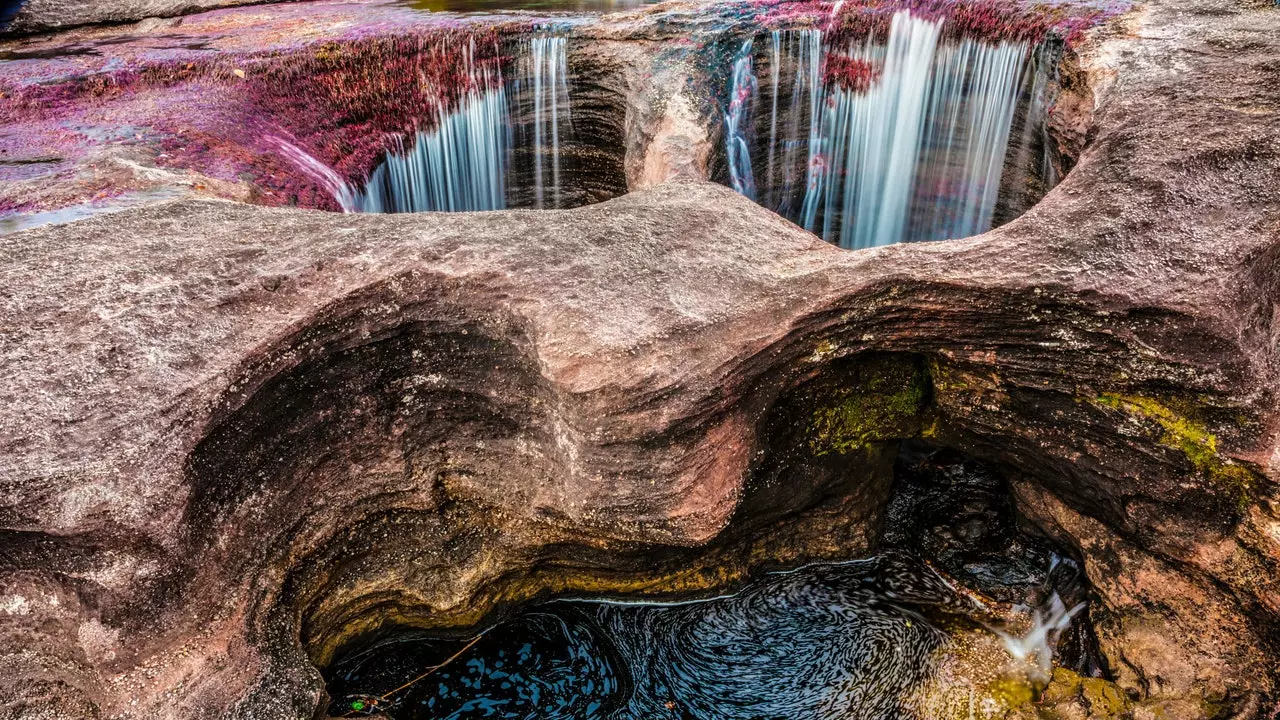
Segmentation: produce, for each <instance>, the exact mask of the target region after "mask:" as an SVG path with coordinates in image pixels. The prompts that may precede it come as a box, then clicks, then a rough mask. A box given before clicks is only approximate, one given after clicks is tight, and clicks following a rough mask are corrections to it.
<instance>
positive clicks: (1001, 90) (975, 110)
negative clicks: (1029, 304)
mask: <svg viewBox="0 0 1280 720" xmlns="http://www.w3.org/2000/svg"><path fill="white" fill-rule="evenodd" d="M944 22H945V21H944V20H931V19H925V18H921V17H916V16H914V15H912V14H911V13H910V12H907V11H903V12H899V13H897V14H895V15H894V16H893V18H892V22H891V25H890V29H889V33H888V37H887V38H876V37H873V38H870V39H868V40H866V41H865V42H863V43H862V44H856V43H855V44H854V45H852V46H850V47H847V48H843V49H833V48H831V47H829V46H828V45H827V44H826V42H825V37H824V31H823V30H822V29H805V30H792V31H786V30H777V31H773V33H772V35H771V42H770V48H769V53H768V55H767V58H768V62H769V68H768V76H767V77H768V78H769V84H768V87H767V88H763V89H761V90H759V91H758V90H757V89H756V82H757V81H756V77H755V75H754V74H750V73H739V72H737V71H736V70H735V73H734V75H733V79H732V82H731V87H730V95H729V97H730V101H729V102H730V108H731V112H730V115H734V114H735V112H736V114H737V117H735V118H733V122H730V118H729V117H726V127H725V134H726V154H727V155H728V157H729V161H728V166H729V175H730V178H729V179H730V184H731V185H732V186H733V187H734V188H735V189H738V190H739V192H742V190H741V189H740V188H753V189H754V190H753V192H752V193H745V192H744V193H743V194H746V195H748V197H753V198H755V199H758V201H759V202H761V204H763V205H765V206H766V207H769V208H771V209H774V210H775V211H777V212H779V213H781V214H783V215H784V216H786V217H788V218H790V219H792V220H793V221H795V222H796V223H798V224H800V225H803V226H804V227H805V228H806V229H808V230H810V231H813V232H815V233H817V234H819V235H821V236H822V237H823V238H825V239H827V240H829V241H831V242H836V243H838V244H840V245H841V246H842V247H846V248H866V247H873V246H877V245H888V244H892V243H897V242H904V241H910V240H941V239H948V238H958V237H967V236H970V235H975V234H978V233H981V232H985V231H986V230H988V229H990V228H991V226H992V222H993V214H994V210H995V208H996V203H997V197H998V194H999V192H1000V187H1001V179H1002V174H1003V169H1004V165H1005V155H1006V152H1007V151H1008V147H1009V140H1010V128H1011V126H1012V124H1013V121H1014V115H1015V112H1016V110H1017V108H1018V102H1019V100H1020V98H1021V97H1022V95H1023V89H1024V87H1025V86H1026V84H1027V82H1028V81H1027V80H1026V79H1025V77H1026V75H1027V73H1026V72H1024V68H1026V67H1027V66H1028V60H1029V58H1030V56H1031V53H1030V48H1029V47H1028V45H1027V43H1025V42H1000V43H998V44H996V43H989V42H983V41H978V40H973V39H967V38H966V39H960V40H950V39H944V37H943V25H944ZM746 54H749V53H746ZM738 62H739V63H742V62H743V60H741V59H740V60H739V61H738ZM735 67H736V66H735ZM748 67H749V64H748ZM735 104H737V105H739V106H741V107H739V108H737V109H735V108H734V105H735ZM766 111H767V112H768V123H767V125H766V124H765V123H764V122H763V119H762V118H761V119H759V120H755V121H753V120H751V119H750V118H749V116H750V115H751V114H752V113H764V112H766ZM766 128H767V130H766ZM752 129H754V130H755V131H756V135H757V137H756V138H755V139H754V140H755V141H754V142H752V138H751V137H750V134H751V131H752ZM766 132H767V138H765V137H764V135H765V133H766ZM743 148H752V149H754V150H755V152H756V157H755V160H756V162H755V163H754V167H755V168H761V169H763V171H764V174H763V175H761V176H760V177H755V176H754V175H753V174H752V168H753V163H752V162H751V157H750V153H744V151H743ZM735 155H736V156H738V157H736V158H735ZM743 155H747V159H746V160H743V159H742V156H743Z"/></svg>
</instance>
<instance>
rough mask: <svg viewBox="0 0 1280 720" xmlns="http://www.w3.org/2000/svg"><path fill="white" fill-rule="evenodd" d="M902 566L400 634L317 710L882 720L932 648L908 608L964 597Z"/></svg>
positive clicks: (348, 674)
mask: <svg viewBox="0 0 1280 720" xmlns="http://www.w3.org/2000/svg"><path fill="white" fill-rule="evenodd" d="M901 562H903V561H901V560H898V559H891V558H878V559H874V560H864V561H855V562H848V563H838V564H828V565H815V566H809V567H806V568H803V569H800V570H797V571H794V572H788V573H777V574H773V575H768V576H766V577H764V578H762V579H761V580H760V581H758V582H756V583H754V584H752V585H750V586H748V587H747V588H746V589H744V590H743V591H741V592H739V593H737V594H734V595H728V596H724V597H719V598H713V599H709V600H700V601H694V602H685V603H618V602H600V601H570V602H555V603H550V604H546V605H542V606H539V607H537V608H534V609H532V610H528V611H526V612H524V613H522V614H520V615H518V616H516V617H514V618H512V619H510V620H508V621H506V622H505V623H503V624H501V625H499V626H498V627H496V628H494V629H492V630H490V631H489V632H488V633H486V634H485V635H483V636H481V637H480V639H479V640H478V641H475V642H474V644H472V643H468V642H466V641H454V642H442V641H439V640H431V639H423V638H412V639H400V640H398V641H395V642H393V643H389V644H384V645H382V646H378V647H375V648H373V649H372V650H371V651H369V652H366V653H364V654H363V655H360V656H356V657H354V658H349V659H347V660H345V661H344V662H343V663H341V664H340V665H339V666H337V667H335V668H334V670H333V671H332V673H333V677H332V678H331V679H330V681H329V690H330V693H331V694H332V695H333V696H334V697H335V705H334V706H333V707H332V708H331V709H330V711H331V712H333V713H336V714H341V713H344V712H348V711H350V709H351V708H352V707H353V706H354V705H359V706H361V707H362V708H368V707H375V706H379V705H380V706H381V707H382V709H384V710H386V711H387V712H389V714H390V715H391V716H392V717H394V718H396V719H397V720H408V719H410V718H422V719H425V718H479V717H497V718H525V719H529V720H533V719H534V718H563V719H565V720H569V719H571V718H572V719H576V720H591V719H595V718H600V719H603V718H616V719H618V720H622V719H627V720H658V719H660V718H669V719H671V720H682V719H687V718H698V719H704V718H705V719H706V720H713V719H723V720H730V719H735V718H741V719H743V720H747V719H748V718H784V717H787V718H789V717H805V718H814V719H822V718H837V717H841V718H846V717H857V718H860V719H862V720H896V719H897V718H900V717H902V713H903V705H902V703H903V701H904V699H905V698H906V696H907V694H908V693H909V691H910V690H911V689H912V688H913V687H915V686H916V684H918V683H919V682H920V681H921V680H922V679H923V678H924V676H925V675H926V674H927V673H928V672H929V670H930V656H931V655H932V653H933V651H934V650H936V649H937V648H938V647H940V646H941V645H942V644H943V643H944V642H945V640H946V636H945V635H944V634H943V633H942V632H941V631H940V630H938V629H936V628H935V627H934V626H933V625H932V624H930V623H929V622H928V620H927V619H926V618H925V616H924V615H923V614H922V613H921V611H920V609H919V608H921V607H929V606H943V607H945V606H948V605H949V604H952V603H957V602H964V601H963V600H962V599H961V598H958V597H957V596H955V595H954V593H953V591H952V590H951V589H950V588H949V587H948V585H947V584H946V582H945V581H944V580H943V579H942V578H941V577H940V576H937V575H936V574H930V573H929V572H927V571H924V570H922V569H921V568H919V567H915V568H912V569H911V571H910V572H908V571H906V570H904V569H903V567H902V566H901V565H900V564H899V563H901ZM957 608H959V606H958V605H957ZM970 609H972V608H970ZM444 661H448V662H447V664H445V665H444V666H443V667H441V668H440V669H439V670H438V671H436V672H434V673H432V674H430V675H428V676H426V677H422V678H421V679H420V680H418V681H417V682H414V683H412V684H411V685H409V686H408V687H407V688H404V689H403V690H400V691H399V692H392V693H390V694H389V696H388V697H387V698H386V699H385V700H379V699H378V698H379V696H381V695H384V694H387V693H388V691H390V690H394V689H395V688H396V687H397V686H400V685H402V684H403V682H404V678H406V677H409V678H410V679H412V677H413V675H415V674H416V675H421V672H418V671H420V670H421V669H422V668H431V667H433V666H437V665H439V664H441V663H442V662H444ZM851 712H852V714H850V713H851Z"/></svg>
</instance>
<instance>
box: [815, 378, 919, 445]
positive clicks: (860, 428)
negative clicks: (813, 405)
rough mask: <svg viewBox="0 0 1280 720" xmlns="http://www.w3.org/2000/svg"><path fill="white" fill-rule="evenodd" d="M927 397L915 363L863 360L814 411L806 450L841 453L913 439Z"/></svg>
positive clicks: (917, 429)
mask: <svg viewBox="0 0 1280 720" xmlns="http://www.w3.org/2000/svg"><path fill="white" fill-rule="evenodd" d="M928 394H929V393H928V376H927V373H926V372H925V371H924V368H922V367H920V366H919V365H918V364H917V363H913V362H906V361H902V360H893V359H883V360H874V361H869V362H868V363H867V364H866V365H864V366H861V367H860V368H859V369H858V371H857V372H856V373H855V375H854V377H853V379H852V380H851V381H850V383H849V384H847V385H844V386H841V387H840V388H839V389H837V390H836V391H834V392H833V393H831V396H830V397H828V398H826V402H824V403H823V404H821V406H820V407H819V408H818V409H817V410H816V411H815V412H814V414H813V422H812V424H811V425H810V428H809V448H810V450H812V451H813V453H814V454H815V455H826V454H829V453H841V454H845V453H851V452H858V451H861V450H862V449H863V448H865V447H867V446H868V445H870V444H872V443H876V442H882V441H885V440H890V439H894V438H903V437H910V436H913V435H916V434H918V433H919V432H920V428H921V425H922V415H923V410H924V406H925V402H926V400H927V398H928Z"/></svg>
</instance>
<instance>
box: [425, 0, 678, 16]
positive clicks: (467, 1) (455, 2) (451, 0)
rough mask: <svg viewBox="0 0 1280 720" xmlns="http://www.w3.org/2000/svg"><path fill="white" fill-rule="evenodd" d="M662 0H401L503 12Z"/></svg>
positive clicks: (593, 8) (444, 8)
mask: <svg viewBox="0 0 1280 720" xmlns="http://www.w3.org/2000/svg"><path fill="white" fill-rule="evenodd" d="M658 1H659V0H400V2H401V3H402V4H404V5H408V6H409V7H412V8H415V9H417V10H429V11H431V12H502V11H505V10H538V11H565V12H593V13H597V12H599V13H603V12H617V11H619V10H631V9H633V8H638V7H643V6H645V5H652V4H654V3H655V2H658Z"/></svg>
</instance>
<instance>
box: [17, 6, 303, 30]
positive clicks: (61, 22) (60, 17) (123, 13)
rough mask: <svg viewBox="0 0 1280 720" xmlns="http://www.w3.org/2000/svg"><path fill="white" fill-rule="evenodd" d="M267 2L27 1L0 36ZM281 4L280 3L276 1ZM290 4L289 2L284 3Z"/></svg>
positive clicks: (163, 16)
mask: <svg viewBox="0 0 1280 720" xmlns="http://www.w3.org/2000/svg"><path fill="white" fill-rule="evenodd" d="M263 1H264V0H105V1H103V0H97V1H95V2H78V1H77V0H23V1H22V2H20V3H19V5H20V6H21V7H20V9H19V10H18V13H17V14H16V15H15V16H14V17H13V19H12V20H10V21H9V23H8V24H7V25H4V26H3V27H0V34H22V33H36V32H45V31H49V30H57V29H59V28H68V27H75V26H77V25H91V24H94V23H126V22H137V21H140V20H146V19H150V18H171V17H177V16H180V15H186V14H188V13H194V12H200V11H202V10H211V9H214V8H220V7H231V6H234V5H254V4H257V3H261V2H263ZM273 1H279V0H273ZM283 1H284V2H288V0H283Z"/></svg>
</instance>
